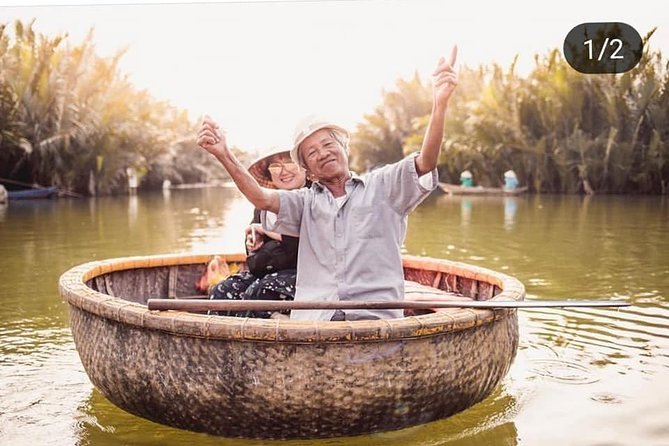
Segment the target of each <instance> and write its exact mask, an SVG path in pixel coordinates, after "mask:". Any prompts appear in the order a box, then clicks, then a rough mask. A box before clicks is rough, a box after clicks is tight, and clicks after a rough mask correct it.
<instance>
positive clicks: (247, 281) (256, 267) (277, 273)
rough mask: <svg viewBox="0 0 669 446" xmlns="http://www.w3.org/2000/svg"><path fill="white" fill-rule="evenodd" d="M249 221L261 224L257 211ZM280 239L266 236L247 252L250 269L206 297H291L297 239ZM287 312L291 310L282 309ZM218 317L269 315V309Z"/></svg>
mask: <svg viewBox="0 0 669 446" xmlns="http://www.w3.org/2000/svg"><path fill="white" fill-rule="evenodd" d="M251 223H260V211H259V210H258V209H256V210H255V211H254V212H253V220H252V222H251ZM281 239H282V240H281V241H278V240H273V239H270V238H268V237H265V241H264V242H263V244H262V246H261V247H260V248H259V249H258V250H257V251H255V252H253V253H250V254H249V253H248V251H247V254H249V255H248V257H247V259H246V264H247V266H248V267H249V271H242V272H241V273H238V274H233V275H231V276H230V277H228V278H227V279H225V280H223V281H221V282H220V283H219V284H218V285H216V286H215V287H214V288H212V289H211V290H210V292H209V299H230V300H248V299H254V300H255V299H258V300H293V299H295V281H296V278H297V269H296V268H297V248H298V246H299V241H300V239H299V238H297V237H291V236H287V235H282V237H281ZM282 313H284V314H289V313H290V311H285V312H282ZM218 314H219V315H221V316H237V317H255V318H269V317H270V316H271V314H272V312H270V311H220V312H218Z"/></svg>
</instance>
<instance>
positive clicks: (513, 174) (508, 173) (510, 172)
mask: <svg viewBox="0 0 669 446" xmlns="http://www.w3.org/2000/svg"><path fill="white" fill-rule="evenodd" d="M504 177H505V178H507V177H508V178H516V172H514V171H513V170H507V171H506V172H504Z"/></svg>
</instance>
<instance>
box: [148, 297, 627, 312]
mask: <svg viewBox="0 0 669 446" xmlns="http://www.w3.org/2000/svg"><path fill="white" fill-rule="evenodd" d="M147 305H148V307H149V310H179V311H285V310H401V309H412V310H430V309H436V308H491V309H492V308H556V307H557V308H561V307H628V306H630V305H631V304H630V303H629V302H627V301H624V300H580V301H578V300H535V301H527V300H521V301H514V300H507V301H504V300H481V301H479V300H462V301H409V300H400V301H388V302H378V301H309V300H304V301H297V302H296V301H292V300H209V299H149V300H148V302H147Z"/></svg>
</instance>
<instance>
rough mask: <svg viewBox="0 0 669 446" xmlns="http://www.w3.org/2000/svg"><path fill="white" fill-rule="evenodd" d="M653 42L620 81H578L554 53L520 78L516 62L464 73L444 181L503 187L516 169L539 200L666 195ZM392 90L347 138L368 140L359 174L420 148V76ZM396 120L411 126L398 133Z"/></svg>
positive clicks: (661, 102) (667, 113) (665, 93)
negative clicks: (470, 179) (553, 195)
mask: <svg viewBox="0 0 669 446" xmlns="http://www.w3.org/2000/svg"><path fill="white" fill-rule="evenodd" d="M651 35H652V32H650V33H649V34H648V35H647V36H646V37H645V42H646V51H645V53H644V55H643V58H642V59H641V62H640V63H639V65H638V66H637V67H636V68H634V69H633V70H631V71H630V72H628V73H625V74H621V75H584V74H581V73H578V72H576V71H574V70H573V69H572V68H571V67H570V66H569V65H568V64H567V63H566V62H565V61H564V59H563V58H562V55H561V53H560V52H559V51H558V50H553V51H551V52H549V53H548V54H547V55H545V56H543V57H539V56H536V57H535V61H536V64H535V68H534V69H533V70H532V72H531V73H530V74H529V75H528V76H526V77H521V76H519V75H517V74H516V72H515V62H514V64H512V65H511V67H509V68H508V69H506V70H505V69H503V68H502V67H500V66H498V65H493V66H486V67H479V68H478V69H476V70H473V69H469V68H464V69H463V70H462V71H461V73H460V83H459V85H458V89H457V91H456V94H455V95H454V96H453V98H452V100H451V103H450V104H449V110H448V113H447V118H446V123H445V136H444V146H443V149H442V153H441V157H440V166H439V170H440V175H441V179H442V180H443V181H447V182H453V183H457V182H458V181H457V180H458V177H459V174H460V172H461V171H462V170H465V169H469V170H470V171H472V172H473V174H474V178H475V181H476V183H477V184H481V185H485V186H499V185H501V184H502V181H503V180H502V174H503V172H504V171H506V170H508V169H514V170H515V171H516V173H517V174H518V177H519V180H520V182H521V184H526V185H528V186H530V188H531V189H532V190H534V191H537V192H563V193H575V192H599V193H667V192H668V188H669V162H668V160H669V73H668V71H669V70H668V68H669V65H668V64H667V62H666V61H664V60H663V58H662V55H661V54H660V52H650V50H648V49H647V43H648V39H649V38H650V37H651ZM397 85H398V89H397V90H396V91H392V92H386V93H384V98H383V103H382V105H380V106H379V107H378V108H377V110H376V111H375V113H374V114H373V115H370V116H367V117H366V118H365V119H366V121H365V123H363V124H361V125H360V126H358V132H357V134H355V135H354V137H353V140H354V141H357V140H358V139H362V140H363V141H364V143H363V144H362V145H361V144H359V143H358V144H356V145H354V146H353V149H354V150H353V151H354V156H355V159H356V165H355V167H357V168H358V169H360V170H366V169H368V168H369V167H370V166H374V165H377V164H379V163H386V162H392V161H396V160H398V159H399V158H400V157H401V156H402V154H406V153H407V152H411V151H414V150H418V149H419V148H420V146H421V144H422V140H423V135H424V132H425V128H426V126H427V123H428V119H429V111H430V108H429V101H428V105H427V106H426V105H425V98H426V97H427V98H428V99H429V97H430V96H429V93H428V92H429V85H425V86H423V85H422V84H421V83H420V80H418V78H417V76H416V77H414V79H413V80H412V81H411V82H406V81H398V84H397ZM405 85H411V88H410V89H409V88H406V87H405ZM400 86H401V87H400ZM398 95H399V96H402V99H398V98H397V96H398ZM396 107H401V108H402V110H391V109H392V108H396ZM421 110H423V111H422V112H421ZM394 116H402V117H403V120H402V122H403V123H406V122H410V123H411V125H410V126H407V125H404V126H400V125H397V124H396V123H395V122H394V121H393V119H392V117H394ZM407 129H409V130H407ZM391 130H394V131H391ZM370 135H372V136H374V137H370ZM379 135H381V136H383V137H378V136H379ZM387 135H391V136H392V137H388V136H387ZM398 144H399V145H400V146H401V147H403V150H398V148H397V145H398Z"/></svg>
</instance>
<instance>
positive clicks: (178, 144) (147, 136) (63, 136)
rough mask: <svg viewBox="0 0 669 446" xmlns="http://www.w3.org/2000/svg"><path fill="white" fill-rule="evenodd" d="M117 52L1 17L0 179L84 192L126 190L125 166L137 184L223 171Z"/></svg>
mask: <svg viewBox="0 0 669 446" xmlns="http://www.w3.org/2000/svg"><path fill="white" fill-rule="evenodd" d="M10 31H12V32H10ZM122 56H123V51H119V52H118V53H117V54H115V55H113V56H112V57H108V58H103V57H100V56H98V55H96V53H95V45H94V42H93V33H92V32H90V33H89V35H88V36H87V37H86V38H85V39H84V41H83V42H81V43H80V44H76V45H75V44H72V43H70V42H69V41H68V39H67V36H65V35H59V36H56V37H47V36H45V35H40V34H37V33H36V32H35V31H34V29H33V24H32V22H31V23H28V24H24V23H22V22H20V21H17V22H15V23H14V25H13V28H12V29H10V28H9V27H8V26H6V25H0V178H4V179H9V180H12V181H13V182H16V181H18V182H23V183H30V184H41V185H55V186H58V187H60V188H62V189H65V190H70V191H75V192H78V193H82V194H87V195H95V194H111V193H118V192H122V191H125V190H126V189H127V173H126V172H127V169H128V168H132V169H134V171H135V172H136V173H137V174H138V176H139V177H140V179H141V183H140V184H141V186H142V187H160V186H161V185H162V182H163V180H166V179H167V180H170V181H171V182H172V183H184V182H187V183H192V182H201V181H207V180H211V179H212V178H216V177H221V178H225V177H226V176H225V173H224V171H223V169H220V168H219V167H218V166H217V165H216V164H215V163H212V162H211V160H210V159H209V156H208V155H207V154H206V153H204V152H203V151H202V150H201V149H198V148H197V147H196V144H195V133H196V130H197V129H196V127H195V125H194V124H193V122H192V121H191V120H190V119H189V118H188V115H187V113H186V112H184V111H181V110H179V109H177V108H175V107H173V106H171V105H170V104H169V103H167V102H165V101H161V100H158V99H156V98H154V97H152V96H151V94H150V93H149V92H148V91H146V90H138V89H136V88H135V87H134V86H133V85H132V83H131V82H130V80H129V79H128V77H127V76H126V75H124V74H123V73H121V72H120V70H119V69H118V62H119V60H120V58H121V57H122ZM241 155H242V156H244V154H241ZM8 184H9V183H8Z"/></svg>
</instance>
